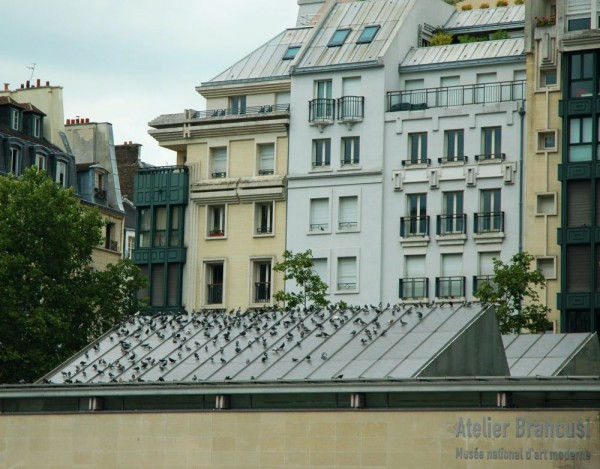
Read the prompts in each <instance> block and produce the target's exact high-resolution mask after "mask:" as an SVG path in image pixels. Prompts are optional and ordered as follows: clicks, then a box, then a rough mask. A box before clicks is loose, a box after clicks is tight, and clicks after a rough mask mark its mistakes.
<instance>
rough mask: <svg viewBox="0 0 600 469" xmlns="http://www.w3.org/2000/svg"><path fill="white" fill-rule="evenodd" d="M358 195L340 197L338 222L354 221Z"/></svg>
mask: <svg viewBox="0 0 600 469" xmlns="http://www.w3.org/2000/svg"><path fill="white" fill-rule="evenodd" d="M357 211H358V197H356V196H353V197H340V223H356V222H357V221H358V220H357Z"/></svg>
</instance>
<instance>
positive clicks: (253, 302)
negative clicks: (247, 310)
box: [248, 256, 275, 307]
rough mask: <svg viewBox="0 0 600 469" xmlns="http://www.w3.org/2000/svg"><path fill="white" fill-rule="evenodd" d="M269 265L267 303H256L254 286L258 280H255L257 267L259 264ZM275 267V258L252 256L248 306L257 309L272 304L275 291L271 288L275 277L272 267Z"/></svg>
mask: <svg viewBox="0 0 600 469" xmlns="http://www.w3.org/2000/svg"><path fill="white" fill-rule="evenodd" d="M266 263H269V264H270V269H269V283H270V285H269V301H264V302H263V301H260V302H257V301H256V297H255V295H254V293H255V284H256V283H258V279H257V274H258V272H257V271H258V266H259V264H266ZM274 265H275V257H274V256H252V257H251V258H250V266H249V269H250V275H249V278H250V285H249V286H250V290H249V292H248V295H249V296H248V299H249V301H248V304H249V305H250V306H253V307H257V306H270V305H272V304H273V294H274V293H275V289H274V288H273V282H274V275H275V271H274V270H273V267H274Z"/></svg>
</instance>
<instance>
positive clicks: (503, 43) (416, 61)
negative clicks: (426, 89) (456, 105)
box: [400, 38, 524, 68]
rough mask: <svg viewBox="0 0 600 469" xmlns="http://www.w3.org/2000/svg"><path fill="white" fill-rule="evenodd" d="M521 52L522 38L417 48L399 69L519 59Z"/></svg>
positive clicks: (407, 56) (522, 46) (409, 53)
mask: <svg viewBox="0 0 600 469" xmlns="http://www.w3.org/2000/svg"><path fill="white" fill-rule="evenodd" d="M523 51H524V41H523V38H512V39H501V40H498V41H482V42H471V43H466V44H450V45H445V46H433V47H418V48H412V49H411V50H410V51H409V52H408V54H407V55H406V58H405V59H404V60H403V61H402V63H401V64H400V67H401V68H405V67H406V68H408V67H411V68H412V67H414V68H420V67H424V68H427V67H428V66H438V65H441V64H453V63H456V64H459V63H461V62H471V61H483V60H493V59H496V60H497V59H503V58H511V57H521V56H523Z"/></svg>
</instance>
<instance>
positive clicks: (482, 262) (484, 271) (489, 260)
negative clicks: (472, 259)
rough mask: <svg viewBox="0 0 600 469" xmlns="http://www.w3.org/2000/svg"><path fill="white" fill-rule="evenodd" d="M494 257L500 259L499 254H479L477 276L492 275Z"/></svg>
mask: <svg viewBox="0 0 600 469" xmlns="http://www.w3.org/2000/svg"><path fill="white" fill-rule="evenodd" d="M494 257H496V258H500V253H499V252H481V253H479V275H494V261H493V259H494Z"/></svg>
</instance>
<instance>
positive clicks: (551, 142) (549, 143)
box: [538, 130, 557, 151]
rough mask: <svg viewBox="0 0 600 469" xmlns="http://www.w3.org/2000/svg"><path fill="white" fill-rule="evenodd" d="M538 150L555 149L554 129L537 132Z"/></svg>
mask: <svg viewBox="0 0 600 469" xmlns="http://www.w3.org/2000/svg"><path fill="white" fill-rule="evenodd" d="M538 151H557V147H556V131H555V130H550V131H544V132H538Z"/></svg>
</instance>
